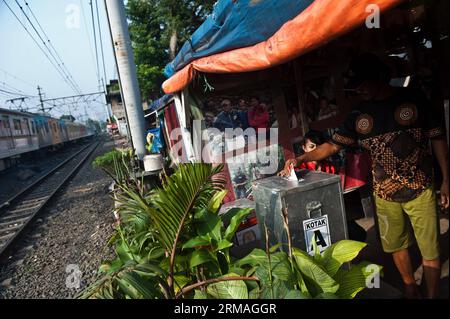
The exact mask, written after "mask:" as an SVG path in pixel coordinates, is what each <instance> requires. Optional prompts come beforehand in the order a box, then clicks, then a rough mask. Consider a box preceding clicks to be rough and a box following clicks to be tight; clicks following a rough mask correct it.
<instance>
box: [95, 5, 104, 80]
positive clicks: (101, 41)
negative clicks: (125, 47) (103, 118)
mask: <svg viewBox="0 0 450 319" xmlns="http://www.w3.org/2000/svg"><path fill="white" fill-rule="evenodd" d="M95 10H96V11H97V26H98V35H99V39H100V50H101V56H102V64H103V79H104V81H105V82H104V86H106V81H107V78H106V67H105V54H104V52H103V39H102V29H101V27H100V15H99V14H98V2H97V0H95Z"/></svg>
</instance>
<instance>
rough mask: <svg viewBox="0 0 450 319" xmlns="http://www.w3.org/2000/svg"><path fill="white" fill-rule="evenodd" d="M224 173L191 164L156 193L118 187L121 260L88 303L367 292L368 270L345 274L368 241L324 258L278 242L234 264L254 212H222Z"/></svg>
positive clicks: (107, 267)
mask: <svg viewBox="0 0 450 319" xmlns="http://www.w3.org/2000/svg"><path fill="white" fill-rule="evenodd" d="M221 170H222V167H221V166H218V167H215V168H214V167H212V166H211V165H209V164H183V165H180V166H179V167H178V168H177V169H176V171H175V173H174V174H173V175H171V176H169V177H166V178H164V179H163V183H162V187H161V188H156V189H154V190H152V191H150V192H146V191H144V189H143V186H142V183H139V181H137V180H131V181H130V180H128V181H124V182H121V183H118V186H119V190H120V192H119V194H118V195H117V196H116V199H117V201H118V202H119V203H120V205H119V208H118V210H119V213H120V217H121V222H120V224H119V225H117V232H116V234H115V235H114V236H113V238H112V239H111V242H113V243H114V244H115V248H116V253H117V258H116V259H115V260H113V261H111V262H105V263H103V265H102V266H101V267H100V270H101V271H102V272H104V273H105V276H104V277H103V278H101V279H100V280H99V281H98V282H97V283H95V284H94V285H92V286H91V287H89V288H88V289H87V290H86V291H85V292H84V293H83V295H82V296H81V297H83V298H185V297H188V298H192V297H193V298H241V299H245V298H353V297H354V296H355V295H356V294H357V293H358V292H359V291H360V290H362V289H363V288H364V287H365V286H364V285H365V280H366V277H367V275H368V274H367V272H366V270H365V266H366V264H363V263H362V264H359V265H356V266H353V267H352V268H350V269H349V270H346V269H340V268H341V266H342V265H343V264H344V263H348V262H350V261H351V260H352V259H353V258H354V257H356V255H358V253H359V251H360V250H361V249H362V248H363V247H364V246H365V245H366V244H364V243H358V242H353V241H341V242H338V243H336V244H334V245H332V246H331V247H329V248H328V249H327V250H326V251H325V252H324V253H322V254H320V253H319V252H318V249H317V247H315V255H314V256H309V255H308V254H306V253H304V252H302V251H301V250H299V249H296V248H294V247H292V244H291V243H290V241H289V243H288V244H287V247H288V253H286V252H284V251H278V252H277V250H278V249H279V248H280V247H281V244H278V245H277V246H274V247H269V246H267V247H266V250H265V251H264V250H261V249H255V250H254V251H253V252H252V253H250V254H249V255H248V256H246V257H244V258H242V259H240V260H233V259H232V258H231V257H230V254H229V249H230V248H231V247H232V245H233V243H232V238H233V237H234V235H235V233H236V231H237V229H238V227H239V225H240V224H241V222H242V220H243V219H244V218H245V217H246V216H247V215H248V214H249V213H250V210H249V209H231V210H229V211H228V212H227V213H225V214H223V215H219V214H218V211H219V208H220V206H221V203H222V200H223V198H224V196H225V194H226V190H224V184H225V180H224V178H223V176H222V175H221ZM283 216H284V217H285V228H286V229H287V231H288V230H289V227H288V216H287V213H285V214H284V215H283ZM224 224H225V225H227V227H226V228H225V227H224ZM266 236H267V229H266ZM289 237H290V236H288V238H289ZM266 242H268V241H267V240H266ZM313 243H314V240H313Z"/></svg>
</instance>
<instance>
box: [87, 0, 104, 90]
mask: <svg viewBox="0 0 450 319" xmlns="http://www.w3.org/2000/svg"><path fill="white" fill-rule="evenodd" d="M89 5H90V6H91V18H92V30H93V32H94V46H95V61H96V65H97V80H98V87H100V86H101V83H100V67H99V62H98V49H97V36H96V32H95V19H94V6H93V5H92V0H91V1H89Z"/></svg>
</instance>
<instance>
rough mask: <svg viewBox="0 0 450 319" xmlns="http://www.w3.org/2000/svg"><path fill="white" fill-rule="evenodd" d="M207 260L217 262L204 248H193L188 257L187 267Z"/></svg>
mask: <svg viewBox="0 0 450 319" xmlns="http://www.w3.org/2000/svg"><path fill="white" fill-rule="evenodd" d="M207 262H214V263H217V260H216V258H215V257H214V256H213V254H211V252H210V251H208V250H206V249H199V250H194V251H193V252H192V254H191V257H190V259H189V267H190V268H194V267H196V266H198V265H202V264H204V263H207Z"/></svg>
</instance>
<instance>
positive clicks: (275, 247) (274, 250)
mask: <svg viewBox="0 0 450 319" xmlns="http://www.w3.org/2000/svg"><path fill="white" fill-rule="evenodd" d="M281 246H282V244H281V243H278V244H275V245H273V246H272V247H270V249H269V252H270V253H271V254H273V253H274V252H276V251H277V250H278V248H280V247H281Z"/></svg>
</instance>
